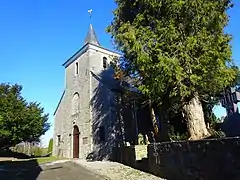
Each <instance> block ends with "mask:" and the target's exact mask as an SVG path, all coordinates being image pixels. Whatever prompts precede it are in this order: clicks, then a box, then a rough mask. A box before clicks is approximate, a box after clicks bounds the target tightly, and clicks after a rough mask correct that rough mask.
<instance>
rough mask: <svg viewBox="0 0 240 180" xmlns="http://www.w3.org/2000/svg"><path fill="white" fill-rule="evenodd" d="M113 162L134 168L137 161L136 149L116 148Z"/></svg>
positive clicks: (130, 147)
mask: <svg viewBox="0 0 240 180" xmlns="http://www.w3.org/2000/svg"><path fill="white" fill-rule="evenodd" d="M111 160H112V161H116V162H120V163H123V164H126V165H129V166H131V167H134V166H135V160H136V154H135V147H134V146H126V147H114V148H113V156H112V158H111Z"/></svg>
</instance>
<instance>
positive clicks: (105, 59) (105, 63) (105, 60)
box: [103, 57, 107, 69]
mask: <svg viewBox="0 0 240 180" xmlns="http://www.w3.org/2000/svg"><path fill="white" fill-rule="evenodd" d="M103 68H104V69H106V68H107V58H106V57H103Z"/></svg>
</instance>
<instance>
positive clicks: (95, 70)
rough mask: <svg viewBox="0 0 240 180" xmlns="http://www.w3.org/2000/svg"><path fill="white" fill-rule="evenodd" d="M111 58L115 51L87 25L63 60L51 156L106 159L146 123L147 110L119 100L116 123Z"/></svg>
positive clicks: (134, 137) (115, 86) (116, 93)
mask: <svg viewBox="0 0 240 180" xmlns="http://www.w3.org/2000/svg"><path fill="white" fill-rule="evenodd" d="M115 58H120V54H119V53H116V52H113V51H112V50H109V49H106V48H104V47H102V46H101V45H100V43H99V41H98V38H97V36H96V33H95V31H94V29H93V26H92V25H91V24H90V27H89V30H88V32H87V36H86V38H85V42H84V44H83V46H82V47H81V48H80V50H79V51H78V52H76V53H75V54H74V55H73V56H72V57H70V58H69V59H68V60H67V61H66V62H65V63H64V64H63V66H64V67H65V90H64V92H63V94H62V97H61V99H60V101H59V103H58V106H57V108H56V111H55V113H54V117H55V119H54V138H53V140H54V141H53V142H54V143H53V155H54V156H60V157H68V158H80V159H85V158H87V157H88V156H90V155H91V156H95V157H96V158H95V159H97V160H103V159H109V158H110V156H111V150H112V147H113V146H116V144H119V142H120V141H123V142H126V141H128V142H131V144H134V143H135V142H136V141H137V136H138V133H139V131H141V128H139V127H151V123H150V121H146V119H149V113H148V112H147V111H143V108H138V109H137V108H136V106H134V104H136V103H135V102H134V101H132V102H134V103H128V104H129V105H128V106H126V105H125V104H127V103H125V104H124V107H125V108H122V111H121V113H122V115H121V117H122V119H123V120H124V121H119V119H121V118H120V111H119V106H118V97H119V92H120V94H121V91H120V90H121V87H122V86H121V85H119V81H117V80H116V79H114V69H113V67H112V66H111V61H113V60H114V59H115ZM131 91H132V90H131ZM145 109H146V108H145ZM141 119H144V121H141ZM122 122H124V125H123V124H122ZM146 123H147V124H146ZM123 127H124V129H123Z"/></svg>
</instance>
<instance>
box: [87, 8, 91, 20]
mask: <svg viewBox="0 0 240 180" xmlns="http://www.w3.org/2000/svg"><path fill="white" fill-rule="evenodd" d="M88 13H89V19H91V18H92V9H89V10H88Z"/></svg>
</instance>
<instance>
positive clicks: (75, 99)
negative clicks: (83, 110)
mask: <svg viewBox="0 0 240 180" xmlns="http://www.w3.org/2000/svg"><path fill="white" fill-rule="evenodd" d="M79 99H80V98H79V94H78V93H75V94H74V95H73V99H72V114H73V115H74V114H77V113H78V112H79Z"/></svg>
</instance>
